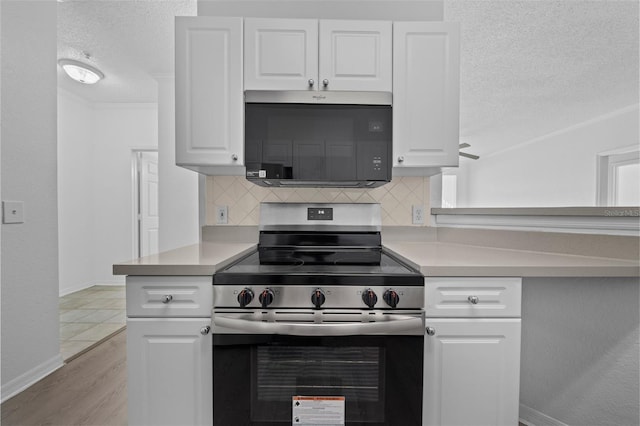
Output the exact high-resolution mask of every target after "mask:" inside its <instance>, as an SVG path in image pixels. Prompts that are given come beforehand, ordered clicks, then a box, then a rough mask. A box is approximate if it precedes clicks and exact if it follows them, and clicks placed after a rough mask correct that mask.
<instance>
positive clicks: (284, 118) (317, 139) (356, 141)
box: [244, 91, 392, 188]
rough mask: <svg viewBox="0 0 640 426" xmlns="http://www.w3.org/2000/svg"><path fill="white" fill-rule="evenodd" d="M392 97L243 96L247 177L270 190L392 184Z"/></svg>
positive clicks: (345, 94) (339, 94)
mask: <svg viewBox="0 0 640 426" xmlns="http://www.w3.org/2000/svg"><path fill="white" fill-rule="evenodd" d="M391 99H392V98H391V93H388V92H336V91H334V92H330V91H286V92H282V91H247V92H245V151H244V152H245V166H246V177H247V179H248V180H250V181H251V182H254V183H256V184H258V185H261V186H272V187H276V186H280V187H353V188H374V187H377V186H380V185H383V184H385V183H387V182H389V181H390V180H391V155H392V129H391V124H392V109H391Z"/></svg>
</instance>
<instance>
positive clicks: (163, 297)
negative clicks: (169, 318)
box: [162, 294, 173, 303]
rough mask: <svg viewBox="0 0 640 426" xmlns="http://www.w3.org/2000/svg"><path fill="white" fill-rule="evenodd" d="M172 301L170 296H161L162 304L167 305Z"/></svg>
mask: <svg viewBox="0 0 640 426" xmlns="http://www.w3.org/2000/svg"><path fill="white" fill-rule="evenodd" d="M172 300H173V296H172V295H170V294H165V295H164V296H162V303H169V302H171V301H172Z"/></svg>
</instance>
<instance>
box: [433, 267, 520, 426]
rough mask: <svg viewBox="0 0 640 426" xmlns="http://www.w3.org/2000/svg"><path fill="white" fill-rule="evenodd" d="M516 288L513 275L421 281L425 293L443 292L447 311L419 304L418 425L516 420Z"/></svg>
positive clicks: (490, 425)
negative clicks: (421, 362) (421, 359)
mask: <svg viewBox="0 0 640 426" xmlns="http://www.w3.org/2000/svg"><path fill="white" fill-rule="evenodd" d="M463 293H464V294H463ZM467 293H468V294H467ZM520 293H521V280H520V279H519V278H495V279H487V278H479V279H473V278H427V279H426V291H425V294H426V297H429V294H431V295H432V296H434V295H435V294H442V295H445V299H444V300H440V301H439V302H438V304H439V305H443V306H444V305H448V306H450V307H451V309H443V308H442V309H440V310H436V309H435V308H433V306H432V305H433V303H430V302H429V301H427V302H426V303H425V306H426V307H427V309H426V312H427V317H426V320H425V327H426V334H425V351H424V356H425V363H424V407H423V425H425V426H426V425H428V426H454V425H459V426H468V425H474V426H495V425H505V426H507V425H509V426H513V425H517V424H518V412H519V399H520V398H519V395H520V334H521V319H520V312H521V311H520V303H521V298H520ZM503 294H504V295H508V297H501V295H503ZM447 299H451V300H450V302H449V303H443V302H444V301H446V300H447ZM498 300H499V302H498ZM464 303H467V304H468V305H469V306H470V307H469V309H466V308H465V309H463V304H464ZM483 304H486V305H488V306H491V305H494V304H495V305H496V306H498V305H500V309H491V310H484V308H483ZM430 306H432V308H430ZM434 312H438V313H439V314H440V316H438V317H436V316H435V315H433V314H434Z"/></svg>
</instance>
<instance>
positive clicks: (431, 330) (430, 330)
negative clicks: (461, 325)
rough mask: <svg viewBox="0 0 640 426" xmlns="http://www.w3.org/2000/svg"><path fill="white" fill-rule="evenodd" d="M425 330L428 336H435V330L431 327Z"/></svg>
mask: <svg viewBox="0 0 640 426" xmlns="http://www.w3.org/2000/svg"><path fill="white" fill-rule="evenodd" d="M425 330H426V331H427V335H428V336H435V334H436V329H435V328H433V327H427V328H426V329H425Z"/></svg>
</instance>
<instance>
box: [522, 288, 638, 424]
mask: <svg viewBox="0 0 640 426" xmlns="http://www.w3.org/2000/svg"><path fill="white" fill-rule="evenodd" d="M638 289H639V286H638V278H527V279H525V280H524V282H523V289H522V365H521V375H520V402H521V411H520V415H521V417H522V418H523V419H524V420H533V419H531V418H527V417H528V416H527V415H528V414H530V410H529V409H533V410H535V411H534V412H533V414H535V412H540V413H543V414H545V415H546V416H550V417H551V418H553V419H556V420H557V421H560V422H562V423H564V424H567V425H599V426H608V425H610V426H616V425H637V424H640V418H639V415H640V414H639V413H638V401H640V391H639V390H638V386H639V380H638V370H639V368H640V366H639V360H638V358H639V357H640V347H639V344H638V338H639V337H638V336H639V327H640V313H639V311H640V300H639V297H640V294H639V291H638ZM533 424H550V423H548V422H533ZM551 424H553V423H551Z"/></svg>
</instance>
